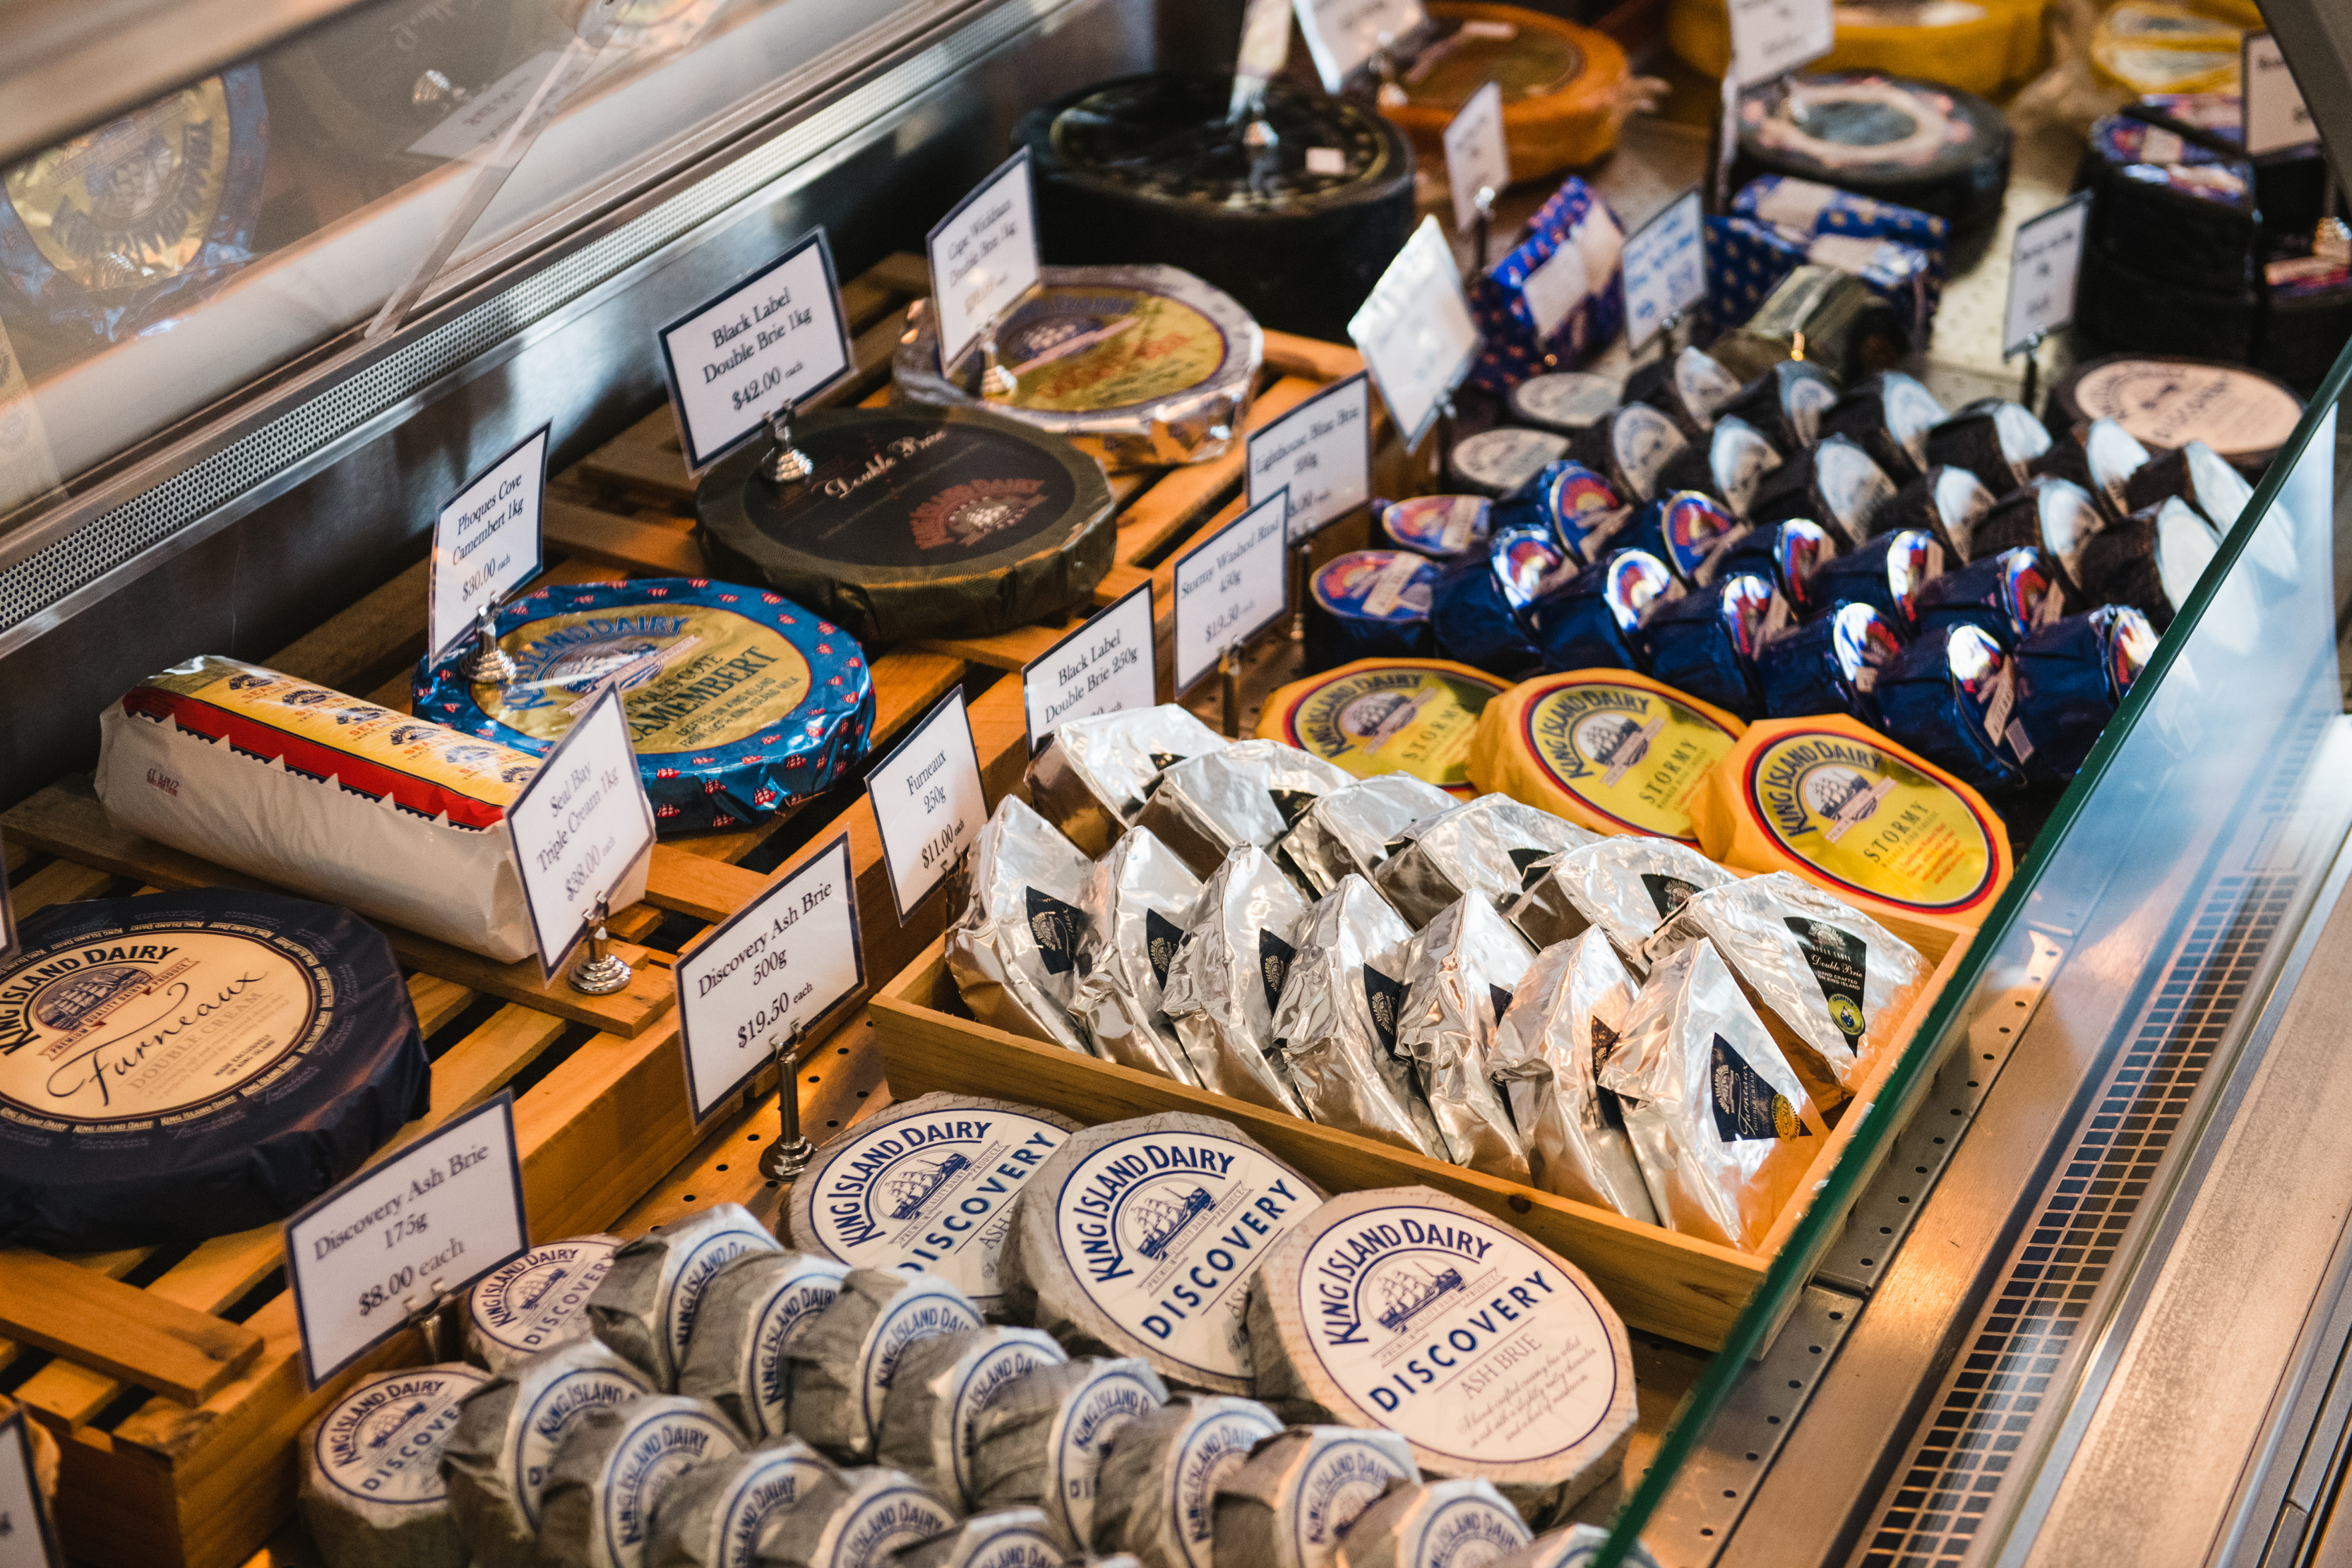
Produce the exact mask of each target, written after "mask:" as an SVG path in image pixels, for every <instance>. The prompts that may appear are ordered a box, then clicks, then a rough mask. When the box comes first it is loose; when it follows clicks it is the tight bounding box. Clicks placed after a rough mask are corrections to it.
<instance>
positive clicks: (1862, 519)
mask: <svg viewBox="0 0 2352 1568" xmlns="http://www.w3.org/2000/svg"><path fill="white" fill-rule="evenodd" d="M1894 498H1895V482H1894V481H1893V480H1892V479H1889V478H1888V477H1887V476H1886V475H1885V473H1884V472H1883V471H1882V470H1881V469H1880V468H1879V466H1878V465H1877V464H1875V463H1874V462H1872V461H1871V460H1870V454H1869V453H1867V452H1864V450H1863V449H1862V448H1861V447H1860V446H1858V445H1856V444H1854V443H1853V442H1851V441H1849V440H1847V439H1846V438H1845V437H1844V436H1843V435H1831V436H1825V437H1823V438H1822V441H1821V442H1820V443H1819V444H1816V445H1814V446H1811V447H1809V448H1808V449H1806V450H1805V451H1802V452H1800V453H1798V454H1797V455H1794V456H1792V457H1790V459H1789V460H1788V461H1787V462H1786V463H1783V464H1781V465H1780V466H1779V467H1778V468H1775V469H1773V470H1772V472H1770V473H1769V474H1767V475H1766V476H1764V481H1763V483H1762V484H1760V485H1759V486H1757V487H1756V499H1755V501H1754V503H1753V504H1752V505H1751V506H1750V507H1748V515H1749V516H1750V517H1752V518H1753V519H1754V520H1755V521H1757V522H1759V523H1778V522H1783V521H1786V520H1787V519H1788V518H1790V517H1802V518H1804V519H1805V520H1806V521H1808V522H1814V523H1819V524H1820V525H1821V526H1822V528H1827V529H1828V530H1829V531H1830V533H1831V535H1832V537H1833V538H1836V540H1837V541H1838V547H1839V548H1840V549H1853V547H1854V546H1855V545H1858V544H1860V543H1861V542H1862V541H1863V540H1864V539H1866V538H1869V537H1870V536H1871V535H1872V534H1873V533H1874V532H1876V531H1877V530H1876V529H1874V528H1873V527H1872V526H1871V523H1872V519H1873V518H1874V517H1876V516H1877V515H1878V508H1879V507H1882V506H1884V505H1885V504H1886V503H1887V502H1888V501H1891V500H1893V499H1894Z"/></svg>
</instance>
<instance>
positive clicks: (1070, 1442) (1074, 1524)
mask: <svg viewBox="0 0 2352 1568" xmlns="http://www.w3.org/2000/svg"><path fill="white" fill-rule="evenodd" d="M1130 1365H1131V1363H1130ZM1159 1408H1160V1393H1159V1390H1157V1389H1156V1388H1154V1387H1153V1386H1152V1385H1151V1384H1150V1383H1147V1382H1145V1381H1144V1380H1143V1379H1142V1378H1140V1377H1138V1376H1137V1375H1135V1374H1134V1373H1132V1372H1130V1371H1129V1370H1128V1369H1127V1366H1125V1365H1121V1364H1117V1363H1114V1364H1111V1365H1110V1366H1109V1367H1108V1369H1106V1370H1104V1371H1102V1372H1099V1373H1097V1374H1096V1375H1095V1376H1094V1377H1093V1378H1092V1379H1091V1380H1089V1381H1088V1382H1087V1384H1086V1385H1084V1386H1083V1387H1081V1388H1080V1389H1079V1390H1078V1391H1077V1392H1076V1394H1073V1395H1071V1396H1069V1397H1068V1398H1066V1399H1065V1400H1063V1401H1062V1406H1061V1408H1060V1409H1059V1410H1058V1411H1056V1412H1055V1417H1054V1427H1053V1430H1052V1432H1051V1433H1049V1434H1048V1435H1047V1437H1046V1439H1045V1499H1044V1501H1045V1507H1047V1508H1049V1509H1056V1510H1059V1511H1060V1512H1061V1516H1062V1521H1063V1522H1064V1523H1065V1524H1066V1525H1067V1526H1068V1527H1069V1531H1070V1539H1071V1540H1073V1541H1091V1540H1092V1539H1094V1524H1095V1493H1096V1490H1097V1483H1098V1482H1099V1481H1100V1479H1101V1477H1102V1467H1103V1460H1104V1459H1105V1458H1108V1456H1109V1453H1110V1445H1111V1442H1112V1440H1113V1439H1115V1438H1116V1437H1118V1434H1119V1431H1120V1429H1121V1428H1123V1427H1126V1425H1127V1424H1128V1423H1129V1422H1130V1421H1133V1420H1135V1419H1136V1418H1138V1417H1139V1416H1149V1415H1150V1414H1151V1413H1152V1412H1153V1411H1154V1410H1157V1409H1159Z"/></svg>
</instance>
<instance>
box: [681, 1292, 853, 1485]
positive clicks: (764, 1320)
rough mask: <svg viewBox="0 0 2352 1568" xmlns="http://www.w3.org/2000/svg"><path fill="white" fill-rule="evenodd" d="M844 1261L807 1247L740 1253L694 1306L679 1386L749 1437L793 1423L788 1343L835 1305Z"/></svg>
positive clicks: (781, 1432)
mask: <svg viewBox="0 0 2352 1568" xmlns="http://www.w3.org/2000/svg"><path fill="white" fill-rule="evenodd" d="M848 1272H849V1266H848V1265H847V1264H845V1263H838V1262H835V1260H832V1259H830V1258H815V1257H811V1256H810V1255H809V1254H807V1253H805V1252H771V1251H768V1250H766V1249H752V1250H751V1251H747V1252H739V1253H737V1254H736V1255H735V1256H734V1257H732V1258H730V1259H729V1260H727V1261H726V1262H725V1263H724V1264H722V1265H720V1266H719V1272H718V1273H716V1274H714V1275H712V1276H711V1279H710V1283H709V1285H707V1286H705V1287H704V1289H703V1291H702V1300H701V1301H700V1302H699V1303H698V1305H697V1306H696V1308H695V1312H694V1333H692V1334H691V1335H689V1336H688V1339H687V1342H686V1360H685V1361H684V1362H683V1363H682V1364H680V1365H679V1367H678V1371H677V1391H678V1392H679V1393H680V1394H684V1395H688V1396H692V1397H694V1398H696V1399H708V1400H709V1401H710V1402H711V1403H712V1404H713V1405H716V1406H719V1409H720V1410H721V1411H722V1412H724V1413H725V1415H726V1416H727V1418H728V1419H729V1420H730V1421H732V1422H734V1423H735V1425H736V1426H738V1427H740V1428H742V1431H743V1435H744V1436H745V1437H751V1438H754V1439H757V1438H761V1437H782V1436H783V1435H784V1434H785V1433H787V1432H789V1431H791V1430H792V1396H793V1385H792V1378H791V1376H790V1373H791V1370H792V1368H791V1364H790V1362H789V1359H788V1358H789V1356H790V1354H791V1351H792V1346H793V1341H794V1340H796V1339H797V1338H798V1337H799V1336H800V1334H801V1333H803V1331H805V1330H806V1329H807V1327H808V1325H809V1324H810V1323H812V1322H815V1321H816V1315H817V1314H818V1313H819V1312H823V1311H824V1309H825V1308H827V1307H829V1306H831V1305H833V1301H834V1298H835V1296H837V1295H839V1294H840V1293H841V1280H842V1276H843V1275H845V1274H846V1273H848Z"/></svg>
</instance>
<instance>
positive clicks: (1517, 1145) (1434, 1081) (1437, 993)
mask: <svg viewBox="0 0 2352 1568" xmlns="http://www.w3.org/2000/svg"><path fill="white" fill-rule="evenodd" d="M1534 957H1535V954H1534V951H1533V950H1532V949H1530V948H1529V947H1528V945H1527V942H1526V941H1525V939H1523V938H1522V937H1521V936H1519V934H1518V933H1517V931H1514V930H1513V929H1511V926H1510V923H1509V922H1507V921H1506V920H1505V919H1504V918H1503V917H1502V916H1501V915H1498V914H1496V912H1495V906H1494V905H1493V904H1489V903H1487V902H1486V899H1485V898H1483V897H1480V896H1479V895H1478V894H1467V895H1465V897H1463V898H1460V899H1458V900H1456V901H1455V902H1454V903H1453V904H1449V905H1447V906H1446V907H1445V908H1444V909H1443V910H1440V911H1439V912H1438V915H1437V917H1436V918H1435V919H1433V920H1432V921H1431V922H1430V923H1429V924H1428V925H1425V926H1423V928H1422V930H1421V934H1420V935H1419V936H1415V937H1414V938H1413V939H1412V942H1410V943H1409V944H1407V945H1406V946H1405V949H1404V956H1403V959H1402V964H1401V965H1400V967H1401V968H1402V970H1403V973H1402V976H1401V978H1402V980H1403V981H1404V983H1405V993H1404V1006H1403V1009H1402V1010H1401V1011H1400V1012H1399V1013H1398V1015H1397V1050H1398V1051H1401V1052H1402V1053H1403V1054H1404V1055H1406V1056H1409V1057H1411V1058H1412V1061H1413V1067H1414V1073H1415V1076H1416V1077H1417V1078H1418V1079H1419V1081H1420V1083H1421V1088H1422V1092H1423V1094H1424V1095H1425V1096H1427V1098H1428V1101H1429V1109H1430V1113H1431V1114H1432V1115H1433V1116H1434V1117H1435V1118H1436V1122H1437V1130H1438V1135H1439V1137H1440V1138H1441V1139H1442V1140H1443V1141H1444V1147H1445V1158H1447V1159H1448V1160H1451V1161H1452V1162H1453V1163H1454V1164H1455V1165H1457V1166H1469V1167H1470V1168H1471V1169H1473V1170H1475V1171H1479V1172H1481V1173H1483V1174H1485V1175H1486V1176H1500V1177H1502V1178H1503V1179H1505V1180H1507V1181H1522V1182H1523V1181H1525V1180H1527V1179H1528V1152H1527V1146H1526V1145H1525V1144H1523V1143H1522V1142H1521V1141H1520V1138H1519V1134H1518V1129H1517V1127H1516V1126H1515V1125H1513V1124H1512V1122H1511V1113H1510V1111H1509V1109H1508V1108H1507V1106H1505V1105H1504V1103H1503V1097H1502V1095H1501V1093H1500V1092H1498V1091H1497V1090H1496V1087H1495V1083H1494V1063H1493V1061H1492V1059H1491V1052H1492V1049H1493V1045H1494V1040H1495V1024H1496V1019H1500V1018H1501V1017H1502V1015H1503V1012H1504V1009H1507V1008H1508V1007H1509V1006H1510V1005H1511V991H1512V988H1514V987H1515V986H1517V984H1518V983H1519V977H1520V976H1522V975H1524V974H1526V973H1527V969H1528V964H1529V963H1530V962H1531V961H1533V959H1534Z"/></svg>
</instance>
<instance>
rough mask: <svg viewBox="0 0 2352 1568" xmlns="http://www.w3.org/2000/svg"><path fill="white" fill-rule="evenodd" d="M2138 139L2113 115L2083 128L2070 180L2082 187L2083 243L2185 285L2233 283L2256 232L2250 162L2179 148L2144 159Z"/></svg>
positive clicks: (2248, 271)
mask: <svg viewBox="0 0 2352 1568" xmlns="http://www.w3.org/2000/svg"><path fill="white" fill-rule="evenodd" d="M2156 134H2157V135H2158V137H2163V136H2165V135H2167V134H2168V133H2165V132H2161V131H2158V132H2157V133H2156ZM2148 137H2149V128H2148V127H2147V126H2145V125H2142V124H2140V123H2139V122H2137V120H2128V119H2126V118H2124V117H2122V116H2116V117H2113V118H2110V119H2106V120H2100V121H2098V122H2097V123H2096V124H2095V125H2093V126H2092V127H2091V133H2090V139H2089V144H2088V145H2087V147H2086V148H2085V149H2084V153H2083V162H2082V167H2081V169H2080V171H2079V172H2077V173H2076V175H2075V178H2074V188H2075V189H2076V190H2078V191H2079V190H2088V191H2089V192H2090V193H2091V213H2090V232H2089V234H2088V235H2086V236H2085V239H2086V248H2087V249H2089V250H2095V251H2098V252H2100V253H2102V254H2103V255H2105V256H2110V257H2113V258H2114V259H2116V260H2118V261H2122V262H2124V263H2126V265H2128V266H2131V267H2136V268H2137V269H2138V270H2140V271H2141V272H2143V273H2145V274H2146V275H2147V276H2148V277H2155V278H2161V279H2163V280H2164V281H2166V282H2168V283H2176V284H2179V285H2180V286H2181V287H2186V288H2193V289H2210V288H2243V287H2245V286H2246V285H2247V284H2249V283H2251V282H2252V280H2253V271H2252V269H2253V258H2254V251H2255V246H2256V241H2257V240H2258V238H2259V237H2260V234H2261V216H2260V214H2257V213H2256V211H2255V207H2254V171H2253V165H2252V164H2251V163H2248V162H2244V161H2243V160H2242V159H2235V158H2223V157H2221V156H2219V155H2217V154H2214V153H2211V152H2207V151H2205V150H2204V149H2201V148H2198V149H2191V148H2188V147H2185V146H2183V147H2178V148H2177V149H2176V150H2175V151H2174V152H2172V155H2170V156H2168V157H2165V158H2162V159H2154V158H2144V157H2143V156H2142V155H2143V154H2145V153H2146V152H2149V151H2151V149H2149V148H2148V147H2147V140H2148ZM2173 140H2175V141H2176V142H2177V141H2178V138H2177V137H2176V138H2173ZM2156 151H2162V150H2161V149H2157V150H2156Z"/></svg>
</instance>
